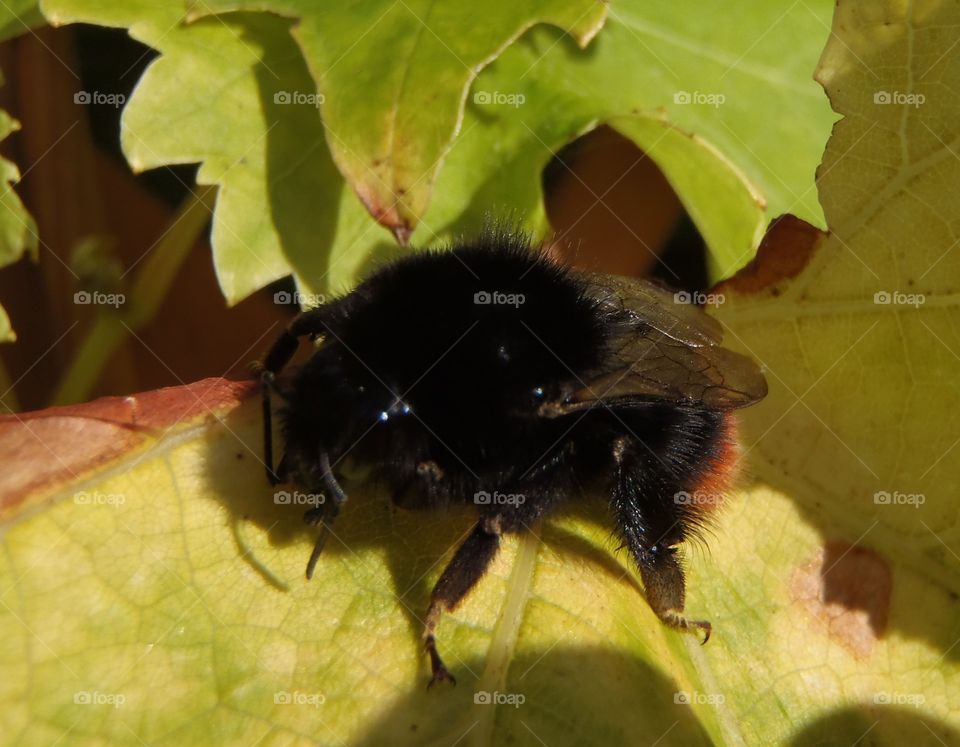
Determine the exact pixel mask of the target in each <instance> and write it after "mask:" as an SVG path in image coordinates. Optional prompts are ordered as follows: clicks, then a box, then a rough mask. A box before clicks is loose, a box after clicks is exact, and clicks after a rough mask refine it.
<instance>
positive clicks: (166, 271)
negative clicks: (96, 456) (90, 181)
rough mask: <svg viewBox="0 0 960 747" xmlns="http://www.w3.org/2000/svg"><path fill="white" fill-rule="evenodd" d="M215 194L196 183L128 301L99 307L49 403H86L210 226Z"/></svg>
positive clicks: (142, 269)
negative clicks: (201, 235) (117, 354)
mask: <svg viewBox="0 0 960 747" xmlns="http://www.w3.org/2000/svg"><path fill="white" fill-rule="evenodd" d="M215 193H216V187H215V186H210V185H205V186H199V185H198V186H197V188H196V189H195V190H193V191H192V192H191V194H190V196H189V197H188V198H187V199H186V200H185V201H184V203H183V205H181V207H180V209H179V210H177V213H176V215H175V216H174V217H173V220H172V221H171V223H170V225H169V227H168V228H167V230H166V232H165V233H164V235H163V237H162V238H161V239H160V240H159V241H158V242H157V244H156V245H155V247H154V249H153V250H152V251H151V252H150V253H149V255H148V256H147V259H146V260H145V261H144V263H143V266H142V267H141V268H140V270H139V271H138V272H137V276H136V278H135V280H134V282H133V284H132V286H131V288H130V298H129V302H127V303H126V304H125V305H124V306H122V307H121V308H119V309H112V308H110V307H106V306H104V307H98V310H97V314H96V316H95V318H94V322H93V326H92V327H91V328H90V331H89V332H88V333H87V336H86V339H84V341H83V343H82V344H81V345H80V348H79V352H78V353H77V355H76V356H75V357H74V359H73V362H72V363H71V364H70V368H69V369H68V370H67V372H66V375H65V376H64V377H63V378H62V379H61V380H60V385H59V386H58V387H57V391H56V393H55V394H54V396H53V400H52V404H55V405H62V404H69V403H71V402H80V401H82V400H84V399H85V398H86V397H87V396H88V395H89V393H90V391H91V390H92V389H93V386H94V384H95V383H96V381H97V378H98V377H99V375H100V372H101V371H102V370H103V367H104V366H105V365H106V364H107V362H108V361H109V360H110V358H111V357H112V355H113V353H114V352H115V351H116V349H117V348H118V347H119V346H120V344H121V343H122V342H123V340H124V338H125V337H126V335H127V333H128V332H134V331H136V330H138V329H140V328H141V327H142V326H143V325H145V324H147V323H149V322H150V321H151V320H152V319H153V317H154V315H155V314H156V313H157V309H159V308H160V304H161V303H162V302H163V300H164V298H165V297H166V295H167V291H168V290H169V289H170V285H171V284H172V283H173V280H174V278H175V277H176V275H177V272H178V271H179V270H180V266H181V265H182V264H183V261H184V260H185V259H186V257H187V255H188V254H189V252H190V249H192V248H193V246H194V244H195V242H196V240H197V237H198V236H199V235H200V232H201V231H202V230H203V228H204V227H205V226H206V225H207V223H208V222H209V219H210V215H211V213H212V202H213V195H214V194H215Z"/></svg>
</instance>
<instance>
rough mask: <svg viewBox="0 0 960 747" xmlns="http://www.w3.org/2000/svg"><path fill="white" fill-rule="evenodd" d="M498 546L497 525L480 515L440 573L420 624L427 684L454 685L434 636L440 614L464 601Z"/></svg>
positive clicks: (495, 522) (498, 530) (496, 521)
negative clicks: (428, 673)
mask: <svg viewBox="0 0 960 747" xmlns="http://www.w3.org/2000/svg"><path fill="white" fill-rule="evenodd" d="M499 548H500V525H499V521H498V520H496V519H490V518H483V519H480V521H478V522H477V525H476V526H475V527H474V528H473V532H471V533H470V536H469V537H467V538H466V539H465V540H464V541H463V544H461V545H460V547H458V548H457V551H456V553H455V554H454V556H453V559H452V560H451V561H450V564H449V565H448V566H447V567H446V569H445V570H444V571H443V573H442V574H441V575H440V580H439V581H437V585H436V586H434V587H433V593H432V594H431V595H430V608H429V609H428V610H427V617H426V620H425V622H424V627H423V644H424V648H425V649H426V652H427V654H428V655H429V657H430V670H431V677H430V683H429V685H427V687H432V686H433V685H434V683H436V682H443V681H447V682H451V683H454V684H456V680H455V679H454V677H453V675H452V674H450V672H449V671H447V668H446V666H444V664H443V660H442V659H441V658H440V654H439V653H438V652H437V642H436V638H435V637H434V633H435V632H436V629H437V625H438V623H439V622H440V616H441V615H442V614H443V613H444V612H449V611H451V610H453V609H455V608H456V606H457V605H458V604H459V603H460V602H461V601H462V600H463V598H464V597H465V596H466V595H467V593H468V592H469V591H470V590H471V589H472V588H473V587H474V586H475V585H476V583H477V582H478V581H479V580H480V579H481V578H482V577H483V574H484V573H486V571H487V568H488V567H489V566H490V562H491V561H492V560H493V558H494V557H495V556H496V554H497V550H498V549H499Z"/></svg>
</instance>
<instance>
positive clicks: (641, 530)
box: [259, 229, 767, 684]
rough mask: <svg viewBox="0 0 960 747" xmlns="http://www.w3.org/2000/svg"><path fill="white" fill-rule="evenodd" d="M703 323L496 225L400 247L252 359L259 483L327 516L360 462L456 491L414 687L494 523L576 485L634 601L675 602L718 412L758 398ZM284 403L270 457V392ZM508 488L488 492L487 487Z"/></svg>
mask: <svg viewBox="0 0 960 747" xmlns="http://www.w3.org/2000/svg"><path fill="white" fill-rule="evenodd" d="M304 336H305V337H309V338H310V339H311V340H314V341H319V345H318V347H317V348H316V351H315V352H314V353H313V355H312V357H310V359H309V360H308V361H307V362H306V363H305V364H304V365H303V366H302V367H301V368H300V369H299V370H297V371H296V373H295V374H294V375H293V376H292V378H291V380H290V381H289V383H286V384H284V385H283V386H281V385H280V383H279V382H275V381H274V374H276V373H278V372H279V371H280V370H281V369H282V368H283V367H284V366H285V365H286V364H287V363H288V362H289V360H290V359H291V357H292V356H293V354H294V352H295V351H296V348H297V345H298V339H299V338H300V337H304ZM721 339H722V329H721V327H720V325H719V324H718V323H717V322H716V321H715V320H714V319H712V318H711V317H709V316H708V315H707V314H705V313H704V312H702V311H701V310H700V309H698V308H696V307H694V306H689V305H685V304H678V303H676V302H675V299H674V296H673V294H672V293H669V292H667V291H664V290H662V289H660V288H658V287H656V286H654V285H652V284H650V283H647V282H644V281H640V280H631V279H627V278H621V277H615V276H609V275H599V274H590V273H581V272H577V271H573V270H570V269H565V268H563V267H560V266H558V265H556V264H554V263H553V262H551V261H550V260H548V259H547V258H545V257H544V256H543V255H542V254H539V253H538V252H536V251H535V250H534V249H533V248H532V247H531V245H530V243H529V241H528V239H527V238H526V237H524V236H522V235H520V234H515V233H511V232H509V231H506V230H503V229H493V230H488V231H486V232H485V233H484V234H482V235H481V237H480V238H479V239H477V240H476V241H473V242H465V243H460V244H458V245H456V246H454V247H452V248H450V249H448V250H445V251H432V252H418V253H412V254H410V255H409V256H406V257H404V258H403V259H400V260H398V261H395V262H393V263H392V264H388V265H386V266H384V267H382V268H380V269H379V270H378V271H376V272H375V273H374V274H373V275H371V276H370V277H369V278H368V279H367V280H366V281H364V282H363V283H361V284H360V285H359V286H358V287H357V288H356V289H355V290H354V291H352V292H351V293H348V294H347V295H344V296H342V297H339V298H336V299H334V300H332V301H330V302H328V303H324V304H323V305H321V306H319V307H317V308H314V309H310V310H308V311H305V312H303V313H302V314H300V315H299V316H297V317H296V318H295V319H294V320H293V321H292V322H291V323H290V325H289V326H288V328H287V329H286V331H284V332H283V334H282V335H281V336H280V337H279V339H277V341H276V342H275V343H274V344H273V346H272V347H271V349H270V351H269V352H268V354H267V355H266V357H265V358H264V359H263V361H262V362H261V363H260V364H259V370H260V371H261V375H262V379H263V384H264V386H263V397H264V399H263V405H264V439H265V452H266V457H265V462H266V464H267V474H268V477H269V478H270V480H271V481H272V482H274V483H276V482H277V481H278V480H290V481H292V482H294V483H295V484H297V485H299V486H301V487H303V488H304V489H306V490H310V491H313V492H318V493H320V492H322V493H323V495H324V496H325V499H326V500H325V501H324V502H323V504H322V505H321V506H319V507H318V508H316V509H313V510H311V511H308V512H307V515H306V519H307V521H308V522H310V523H313V524H315V525H318V526H320V527H321V530H320V537H319V539H318V540H317V545H316V547H315V549H314V552H313V554H312V555H311V557H310V561H309V563H308V566H307V577H308V578H309V577H310V576H311V575H312V573H313V569H314V566H315V564H316V562H317V559H318V557H319V555H320V551H321V549H322V547H323V543H324V539H325V536H326V531H327V529H328V528H329V527H330V526H331V525H332V523H333V521H334V520H335V519H336V517H337V514H338V513H339V511H340V510H341V508H342V507H343V504H344V502H345V501H346V499H347V496H346V494H345V493H344V491H343V489H342V488H341V486H340V484H339V482H338V476H337V473H336V472H335V470H336V467H337V465H338V464H339V463H340V462H341V461H342V460H344V459H345V458H347V457H348V456H349V458H350V459H351V460H353V461H354V462H355V463H357V464H359V465H362V466H366V467H369V468H372V475H371V476H372V479H374V480H376V481H378V482H379V483H380V484H382V485H384V486H385V487H386V488H387V489H388V490H389V491H390V493H391V495H392V496H393V500H394V501H395V502H396V503H397V504H399V505H401V506H411V505H416V506H418V507H442V506H443V505H445V504H450V503H475V504H476V505H477V509H478V514H479V520H478V521H477V524H476V526H475V527H474V528H473V531H472V533H471V534H470V535H469V536H468V537H467V539H466V540H465V541H464V542H463V543H462V544H461V545H460V547H459V548H458V549H457V551H456V553H455V555H454V556H453V559H452V560H451V561H450V563H449V565H448V566H447V567H446V569H445V570H444V571H443V573H442V575H441V576H440V579H439V581H438V582H437V584H436V586H435V588H434V589H433V593H432V595H431V601H430V607H429V610H428V612H427V615H426V618H425V625H424V632H423V639H424V644H425V646H426V652H427V653H428V654H429V657H430V664H431V668H432V678H431V681H430V682H431V684H432V683H434V682H437V681H440V680H450V681H453V677H452V675H451V674H450V673H449V672H448V671H447V669H446V668H445V666H444V664H443V662H442V660H441V658H440V656H439V654H438V653H437V646H436V641H435V639H434V632H435V629H436V627H437V623H438V621H439V618H440V615H441V613H442V612H443V611H445V610H451V609H453V608H454V607H455V606H456V605H457V604H458V603H459V602H460V601H461V600H462V599H463V598H464V597H465V596H466V594H467V593H468V592H469V591H470V589H471V588H473V586H474V585H475V584H476V583H477V581H478V580H479V579H480V578H481V577H482V576H483V575H484V573H485V571H486V569H487V567H488V566H489V564H490V562H491V560H492V559H493V557H494V556H495V555H496V553H497V549H498V548H499V545H500V538H501V536H502V535H503V534H504V533H508V532H518V531H521V530H523V529H524V528H525V527H527V526H529V525H531V524H532V523H533V522H534V521H536V520H537V519H539V518H540V517H542V516H544V515H545V514H548V513H549V512H551V511H553V510H554V509H556V508H557V507H559V506H561V505H562V504H563V503H564V502H566V501H571V500H577V498H578V496H582V495H583V494H584V492H585V491H602V492H604V493H605V494H607V495H609V502H610V509H611V512H612V516H613V519H614V523H615V526H616V530H617V533H618V534H619V536H620V537H621V538H622V540H623V543H624V545H625V546H626V547H627V548H628V549H629V551H630V553H631V555H632V556H633V559H634V561H635V562H636V564H637V566H638V568H639V570H640V575H641V577H642V581H643V584H644V588H645V591H646V596H647V601H648V603H649V604H650V606H651V608H652V609H653V611H654V612H655V613H656V614H657V616H658V617H659V618H660V619H661V620H662V621H663V622H664V623H666V624H667V625H670V626H673V627H676V628H683V629H690V628H693V629H700V630H703V631H704V642H706V640H707V638H709V636H710V630H711V627H710V623H708V622H706V621H700V620H688V619H687V618H686V617H684V614H683V610H684V592H685V589H684V577H683V571H682V568H681V565H680V562H679V558H678V556H677V546H678V545H679V544H680V543H681V542H683V540H684V539H687V538H689V537H690V536H691V535H693V534H694V533H695V532H696V531H697V529H698V528H700V527H701V526H702V525H703V523H704V521H705V519H706V512H707V507H706V506H703V505H700V504H699V503H697V502H696V501H694V502H690V501H685V500H682V499H678V496H685V495H690V494H695V493H696V492H697V491H698V490H700V491H702V490H704V489H705V488H706V489H711V490H712V491H713V492H716V491H718V490H722V488H723V485H724V484H725V478H726V476H728V475H729V474H730V470H731V467H732V463H733V462H734V443H733V417H732V414H731V412H730V411H731V410H733V409H735V408H739V407H743V406H746V405H750V404H752V403H754V402H757V401H758V400H760V399H762V398H763V397H764V396H765V394H766V391H767V385H766V381H765V380H764V377H763V375H762V374H761V372H760V370H759V368H758V367H757V365H756V364H755V363H754V362H753V361H752V360H750V359H749V358H746V357H744V356H742V355H739V354H737V353H734V352H732V351H730V350H727V349H725V348H723V347H721V345H720V343H721ZM271 389H273V390H274V391H276V392H277V393H278V394H279V395H280V396H281V397H282V398H283V399H284V400H285V402H286V404H285V406H284V407H283V409H282V411H281V413H280V418H281V421H282V433H283V438H284V447H285V451H284V455H283V458H282V460H281V462H280V464H279V465H278V468H277V472H276V473H275V472H274V470H273V466H272V465H273V460H272V447H271V423H270V390H271ZM498 494H502V495H513V496H516V495H522V496H524V500H523V501H516V500H514V501H509V502H505V503H501V502H499V501H494V500H490V499H488V498H487V496H489V495H498Z"/></svg>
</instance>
